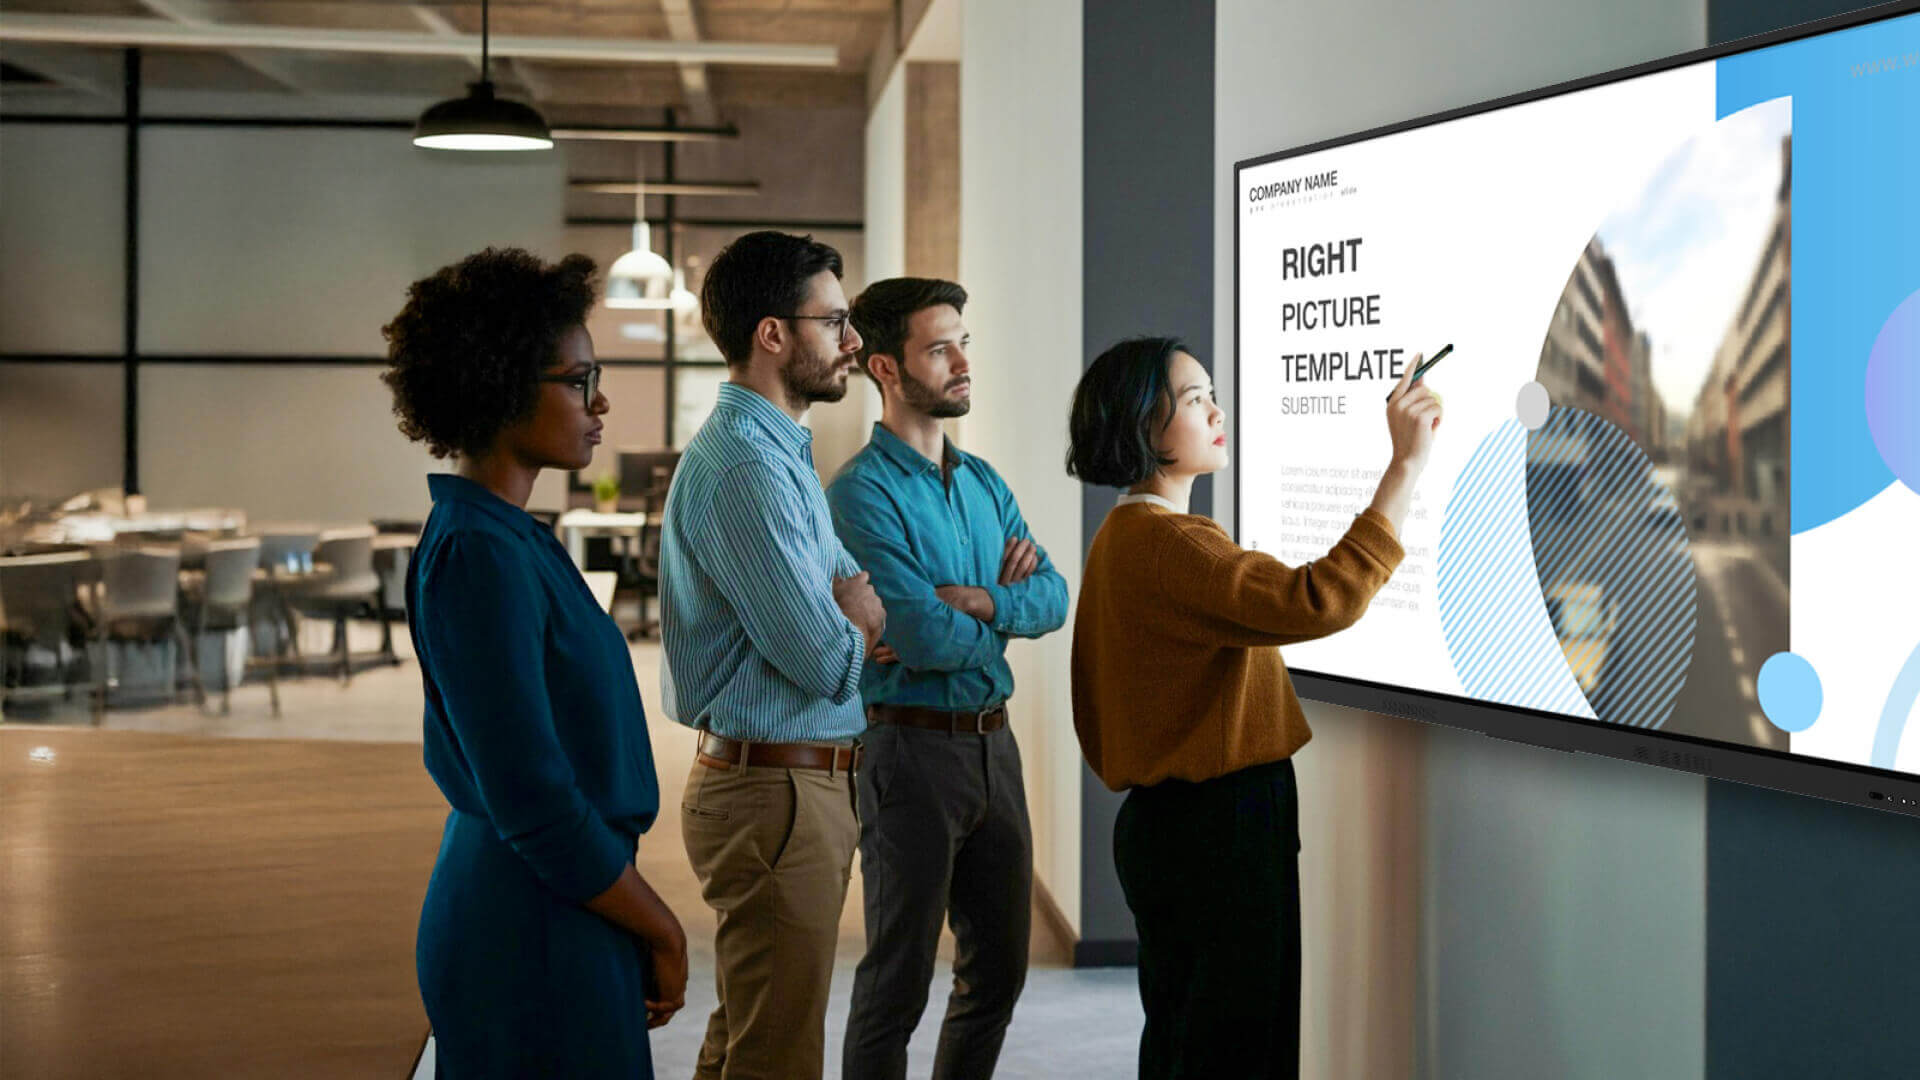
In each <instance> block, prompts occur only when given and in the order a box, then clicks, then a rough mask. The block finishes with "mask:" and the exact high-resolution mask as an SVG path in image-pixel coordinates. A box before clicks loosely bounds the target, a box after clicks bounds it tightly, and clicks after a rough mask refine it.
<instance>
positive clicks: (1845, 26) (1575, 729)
mask: <svg viewBox="0 0 1920 1080" xmlns="http://www.w3.org/2000/svg"><path fill="white" fill-rule="evenodd" d="M1916 12H1920V0H1896V2H1894V3H1888V4H1879V5H1876V6H1874V7H1870V8H1862V9H1860V10H1859V11H1854V12H1849V13H1846V14H1843V15H1835V16H1832V17H1829V18H1824V19H1817V20H1814V21H1812V22H1806V23H1800V24H1797V25H1795V26H1790V27H1787V28H1785V29H1781V30H1775V31H1771V32H1769V33H1765V34H1756V35H1754V36H1751V37H1744V38H1739V39H1736V40H1734V41H1729V42H1725V43H1723V44H1719V45H1712V46H1708V47H1707V48H1704V49H1696V50H1693V51H1691V52H1686V53H1680V54H1678V55H1675V56H1670V57H1666V58H1663V59H1659V60H1652V61H1648V62H1646V63H1641V64H1635V65H1633V66H1631V67H1625V68H1620V69H1618V70H1615V71H1609V72H1603V73H1601V74H1598V75H1589V76H1585V77H1583V78H1579V79H1572V80H1569V81H1567V82H1562V83H1555V84H1553V85H1551V86H1547V87H1544V88H1542V89H1538V90H1528V91H1525V92H1522V93H1518V94H1510V95H1508V96H1506V97H1501V98H1495V99H1493V100H1491V101H1484V102H1480V103H1478V104H1474V105H1465V106H1462V107H1460V108H1456V109H1448V110H1446V111H1444V112H1438V113H1433V114H1431V115H1428V116H1422V117H1417V118H1414V119H1411V120H1404V121H1400V122H1398V123H1393V124H1387V125H1384V126H1382V127H1376V128H1371V129H1369V130H1366V131H1361V132H1356V133H1354V134H1351V135H1342V136H1339V137H1337V138H1331V139H1323V140H1321V141H1319V142H1314V143H1308V144H1305V145H1302V146H1297V147H1293V148H1291V149H1287V150H1280V151H1276V152H1274V153H1270V154H1263V155H1261V156H1259V157H1254V158H1247V159H1245V160H1243V161H1237V162H1235V163H1234V166H1233V188H1232V190H1231V192H1229V195H1228V199H1229V203H1228V205H1229V208H1230V211H1231V213H1232V214H1233V374H1234V380H1233V385H1234V394H1233V423H1232V426H1231V428H1230V430H1229V433H1228V437H1229V438H1230V439H1231V440H1232V461H1233V462H1234V469H1233V533H1234V537H1235V539H1236V540H1239V539H1242V536H1241V530H1240V517H1241V513H1240V508H1241V506H1242V505H1243V504H1242V503H1241V498H1242V490H1241V473H1242V470H1241V469H1240V467H1239V461H1240V399H1241V394H1240V321H1241V299H1240V265H1241V262H1240V216H1241V215H1240V206H1239V192H1240V178H1241V173H1242V172H1243V171H1244V170H1246V169H1250V168H1255V167H1258V166H1262V165H1266V164H1268V163H1270V162H1274V161H1282V160H1285V159H1287V158H1292V157H1299V156H1301V155H1304V154H1311V153H1317V152H1319V151H1322V150H1332V149H1336V148H1338V147H1342V146H1349V145H1352V144H1354V143H1360V142H1366V141H1368V140H1371V139H1377V138H1381V137H1383V136H1387V135H1395V134H1398V133H1400V132H1403V131H1411V130H1414V129H1416V128H1423V127H1431V126H1433V125H1436V124H1444V123H1447V122H1448V121H1452V120H1458V119H1462V118H1465V117H1470V116H1477V115H1480V114H1482V113H1490V112H1494V111H1496V110H1499V109H1504V108H1508V107H1510V106H1514V105H1523V104H1527V103H1529V102H1534V101H1542V100H1545V99H1547V98H1553V97H1559V96H1561V95H1563V94H1570V93H1574V92H1576V91H1580V90H1586V89H1590V88H1593V87H1596V86H1605V85H1608V84H1610V83H1616V82H1624V81H1626V80H1629V79H1635V78H1639V77H1641V76H1643V75H1652V74H1657V73H1659V72H1663V71H1669V70H1672V69H1674V68H1680V67H1687V66H1689V65H1692V64H1699V63H1706V62H1710V61H1714V60H1720V59H1723V58H1725V57H1728V56H1735V55H1738V54H1740V53H1745V52H1751V51H1753V50H1755V49H1762V48H1767V47H1770V46H1774V45H1781V44H1786V43H1788V42H1793V41H1800V40H1803V39H1805V38H1811V37H1818V36H1820V35H1822V34H1828V33H1833V32H1835V31H1839V30H1850V29H1853V28H1855V27H1859V26H1865V25H1868V24H1870V23H1876V22H1881V21H1883V20H1886V19H1893V18H1899V17H1901V16H1904V15H1912V14H1915V13H1916ZM1290 673H1291V675H1292V678H1293V684H1294V687H1295V689H1296V691H1297V692H1298V693H1299V695H1300V696H1301V697H1303V698H1307V699H1309V700H1313V701H1323V702H1326V703H1328V704H1333V705H1344V706H1349V707H1352V708H1358V709H1365V710H1367V711H1369V712H1376V713H1382V714H1385V715H1388V716H1396V717H1401V718H1404V719H1409V720H1418V721H1421V722H1423V723H1429V724H1440V725H1444V726H1446V727H1452V728H1459V729H1462V730H1466V731H1473V732H1478V733H1480V734H1482V735H1488V736H1491V737H1493V738H1497V739H1505V740H1508V741H1512V742H1518V743H1524V744H1527V745H1529V746H1537V747H1541V748H1544V749H1549V750H1562V751H1572V752H1578V753H1584V754H1598V755H1602V756H1605V757H1612V758H1619V759H1621V760H1623V761H1635V762H1641V763H1643V764H1649V765H1656V766H1660V767H1662V768H1667V769H1674V770H1677V771H1680V772H1688V773H1694V774H1697V775H1701V776H1707V777H1711V778H1713V779H1718V780H1732V781H1736V782H1738V783H1743V784H1754V785H1758V786H1761V787H1768V788H1774V789H1777V790H1780V791H1787V792H1792V793H1794V794H1798V795H1809V796H1813V797H1815V798H1821V799H1828V800H1831V801H1834V802H1842V803H1848V804H1851V805H1856V806H1865V807H1869V808H1872V809H1875V810H1885V811H1889V812H1892V813H1902V814H1908V815H1911V816H1915V817H1920V776H1914V775H1912V774H1909V773H1903V772H1895V771H1893V770H1890V769H1880V768H1875V767H1873V766H1871V765H1857V764H1853V763H1851V762H1845V761H1835V760H1831V759H1827V758H1817V757H1811V756H1799V755H1794V754H1790V753H1787V752H1785V751H1780V750H1768V749H1763V748H1760V747H1750V746H1740V745H1738V744H1735V743H1726V742H1719V741H1716V740H1713V739H1704V738H1700V737H1698V736H1693V735H1682V734H1677V733H1667V732H1660V731H1648V730H1642V729H1638V728H1624V727H1619V726H1616V725H1613V724H1608V723H1606V722H1604V721H1600V720H1589V719H1586V718H1583V717H1576V716H1566V715H1563V714H1560V713H1552V712H1546V711H1544V710H1539V709H1527V708H1522V707H1519V706H1514V705H1504V704H1498V703H1494V702H1486V701H1480V700H1478V699H1476V698H1469V697H1463V696H1459V695H1453V694H1442V693H1436V692H1432V691H1427V690H1416V689H1411V688H1408V687H1403V686H1395V685H1392V684H1390V683H1381V682H1373V681H1369V680H1366V679H1357V678H1352V677H1349V676H1344V675H1333V674H1329V673H1325V672H1316V671H1306V670H1297V669H1290ZM1541 720H1551V721H1556V722H1555V723H1551V724H1541V723H1540V721H1541Z"/></svg>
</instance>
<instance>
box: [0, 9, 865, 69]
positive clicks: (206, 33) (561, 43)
mask: <svg viewBox="0 0 1920 1080" xmlns="http://www.w3.org/2000/svg"><path fill="white" fill-rule="evenodd" d="M0 41H44V42H61V43H65V44H70V45H113V46H128V45H152V46H159V47H162V48H176V49H178V48H204V49H303V50H309V51H313V52H357V53H379V54H383V55H389V56H453V57H462V58H464V57H467V56H470V55H476V54H478V53H479V51H480V38H479V36H478V35H466V34H463V35H460V36H458V37H447V36H445V35H440V34H408V33H401V32H398V31H391V30H318V29H311V28H304V27H285V26H240V25H233V24H225V25H220V26H183V25H180V24H179V23H172V22H167V21H166V20H164V19H136V18H120V17H115V16H92V15H37V14H0ZM488 48H489V50H490V51H491V52H492V53H493V54H494V55H496V56H520V57H526V58H528V59H534V60H571V61H576V62H591V63H601V64H679V63H698V64H738V65H755V66H762V67H812V68H831V67H834V66H836V65H837V64H838V63H839V50H838V49H836V48H835V47H834V46H832V45H782V44H758V43H755V42H747V41H690V42H675V41H623V40H618V39H605V38H564V37H521V36H494V37H492V38H490V39H489V44H488Z"/></svg>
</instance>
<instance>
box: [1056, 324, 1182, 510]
mask: <svg viewBox="0 0 1920 1080" xmlns="http://www.w3.org/2000/svg"><path fill="white" fill-rule="evenodd" d="M1177 352H1183V353H1187V354H1188V355H1192V353H1193V350H1192V349H1189V348H1187V343H1186V342H1184V341H1181V340H1180V339H1179V338H1170V337H1137V338H1128V339H1127V340H1125V341H1122V342H1120V343H1119V344H1117V345H1115V346H1114V347H1112V348H1110V349H1108V350H1107V351H1106V352H1103V353H1101V354H1100V356H1099V358H1098V359H1096V360H1094V362H1093V364H1092V365H1091V366H1089V367H1088V368H1087V370H1086V373H1085V374H1084V375H1081V376H1080V385H1079V386H1078V387H1076V388H1075V389H1074V391H1073V413H1072V415H1071V416H1070V417H1069V419H1068V422H1067V475H1068V476H1077V477H1079V478H1080V479H1081V480H1084V481H1086V482H1087V483H1089V484H1099V485H1101V486H1103V487H1117V488H1129V487H1132V486H1133V485H1135V484H1138V483H1140V482H1141V481H1143V480H1145V479H1147V478H1148V477H1150V476H1152V475H1153V474H1154V471H1155V470H1156V469H1159V468H1160V467H1162V466H1165V465H1171V464H1173V461H1172V459H1170V458H1163V457H1161V456H1160V455H1159V454H1158V453H1156V452H1155V451H1154V449H1153V443H1154V435H1155V434H1157V433H1158V431H1164V430H1165V429H1166V426H1167V423H1168V422H1169V421H1170V420H1172V418H1173V408H1172V405H1173V387H1172V386H1171V385H1170V383H1169V379H1168V374H1167V369H1168V368H1169V367H1171V366H1172V364H1173V354H1174V353H1177ZM1163 409H1164V416H1165V419H1159V416H1160V415H1161V414H1162V410H1163ZM1156 420H1158V422H1157V423H1156ZM1156 429H1157V430H1156Z"/></svg>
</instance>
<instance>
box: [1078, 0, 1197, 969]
mask: <svg viewBox="0 0 1920 1080" xmlns="http://www.w3.org/2000/svg"><path fill="white" fill-rule="evenodd" d="M1085 13H1086V14H1085V26H1086V31H1085V37H1084V39H1083V46H1084V48H1085V54H1084V57H1083V59H1084V76H1083V77H1084V83H1083V90H1084V95H1085V96H1084V98H1083V99H1082V100H1083V102H1084V105H1083V109H1084V115H1083V122H1084V124H1085V129H1084V130H1085V141H1084V143H1083V155H1084V156H1083V158H1082V164H1083V167H1084V170H1085V171H1084V174H1083V177H1084V178H1083V183H1084V185H1085V188H1084V200H1085V201H1084V203H1083V211H1082V212H1083V221H1084V226H1085V229H1084V234H1083V235H1084V236H1085V240H1084V245H1085V247H1084V252H1083V254H1084V257H1085V286H1084V288H1085V292H1084V294H1083V301H1082V302H1083V305H1084V306H1083V309H1082V310H1083V313H1084V315H1083V317H1084V320H1085V321H1084V324H1083V325H1084V328H1085V343H1086V356H1085V357H1083V358H1082V362H1083V363H1087V362H1091V361H1092V359H1093V358H1094V357H1095V356H1098V355H1099V354H1100V352H1101V350H1103V349H1105V348H1106V347H1107V346H1109V345H1111V344H1113V343H1114V342H1116V341H1118V340H1120V339H1121V338H1126V337H1133V336H1137V335H1141V334H1152V335H1173V336H1178V337H1181V338H1184V339H1185V340H1186V342H1187V343H1188V345H1190V346H1192V348H1193V350H1194V355H1195V356H1197V357H1198V358H1199V359H1200V362H1201V363H1202V364H1205V365H1206V366H1207V369H1208V370H1209V371H1211V370H1212V369H1213V354H1214V350H1213V202H1214V200H1213V23H1214V4H1213V0H1108V2H1097V0H1089V2H1088V3H1087V4H1086V7H1085ZM1082 491H1083V493H1084V494H1083V496H1082V501H1081V508H1082V513H1083V515H1084V517H1083V520H1084V521H1085V523H1086V530H1085V537H1086V540H1087V542H1088V543H1091V542H1092V540H1093V534H1094V533H1095V532H1097V531H1099V528H1100V521H1101V519H1102V518H1104V517H1105V516H1106V513H1107V511H1108V510H1109V509H1111V508H1112V506H1113V500H1114V497H1115V494H1116V493H1115V492H1114V491H1113V490H1111V489H1107V488H1091V487H1089V488H1083V489H1082ZM1193 511H1194V513H1197V514H1209V513H1212V512H1213V487H1212V484H1211V482H1210V481H1209V480H1205V479H1203V480H1202V481H1201V482H1200V483H1199V484H1196V485H1195V486H1194V492H1193ZM1080 807H1081V821H1080V936H1081V941H1080V945H1079V947H1078V948H1077V950H1076V954H1075V958H1074V959H1075V962H1076V963H1078V964H1081V965H1083V966H1084V965H1088V964H1115V963H1131V962H1132V961H1133V957H1134V951H1135V950H1134V932H1133V916H1132V915H1131V914H1130V913H1129V912H1128V911H1127V905H1126V900H1125V898H1124V897H1122V896H1121V893H1120V882H1119V879H1118V878H1117V877H1115V875H1114V870H1113V819H1114V815H1115V814H1116V813H1117V812H1118V811H1119V807H1120V797H1119V796H1117V795H1115V794H1113V793H1112V792H1110V791H1108V790H1107V789H1106V787H1105V786H1104V785H1102V784H1101V783H1100V781H1099V780H1098V779H1096V778H1095V777H1094V775H1093V773H1092V771H1091V770H1086V769H1084V768H1083V769H1082V780H1081V799H1080Z"/></svg>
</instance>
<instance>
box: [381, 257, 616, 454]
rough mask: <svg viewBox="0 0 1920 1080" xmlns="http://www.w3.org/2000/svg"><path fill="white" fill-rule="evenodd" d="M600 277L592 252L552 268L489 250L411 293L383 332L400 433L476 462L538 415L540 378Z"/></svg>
mask: <svg viewBox="0 0 1920 1080" xmlns="http://www.w3.org/2000/svg"><path fill="white" fill-rule="evenodd" d="M594 271H595V266H594V262H593V260H592V259H590V258H588V257H587V256H585V255H568V256H567V257H566V258H564V259H561V260H560V261H559V262H557V263H544V262H541V261H540V259H539V258H538V257H537V256H535V255H533V254H532V253H530V252H527V251H524V250H522V249H520V248H488V249H486V250H485V251H482V252H479V253H478V254H474V255H469V256H467V257H466V258H464V259H461V260H460V261H459V262H457V263H454V264H453V265H451V266H443V267H441V268H440V269H439V270H436V271H434V272H433V273H432V274H431V275H429V276H427V277H424V278H421V279H420V280H419V281H416V282H414V283H413V284H412V285H409V286H407V305H406V306H405V307H403V308H401V309H400V314H398V315H395V316H394V317H393V321H392V322H390V323H388V324H387V325H385V326H383V327H381V328H380V333H381V334H382V335H384V336H385V337H386V339H387V370H386V371H385V372H383V373H382V374H381V376H380V379H381V381H382V382H384V383H386V384H387V386H388V388H390V389H391V390H392V391H393V414H394V415H395V416H397V417H399V418H400V433H401V434H403V435H405V436H406V437H407V438H409V439H411V440H413V441H414V442H424V443H426V444H427V449H428V450H429V451H431V452H432V454H433V456H434V457H437V458H444V457H447V456H448V455H450V454H459V455H461V456H464V457H474V456H478V455H480V454H483V453H485V452H486V451H487V450H488V449H489V448H491V447H492V446H493V441H494V439H495V438H496V437H498V436H499V434H500V432H501V431H502V430H503V429H505V428H506V427H508V426H510V425H512V424H514V423H516V422H517V421H520V420H524V419H526V418H527V417H528V416H531V415H532V414H533V407H534V403H535V401H536V400H537V395H538V391H539V387H540V384H539V383H538V381H536V380H537V377H538V376H539V374H540V372H541V371H542V370H543V369H545V368H546V367H547V366H549V365H550V364H552V363H553V361H554V357H555V355H556V354H557V353H558V351H559V348H560V338H561V337H562V336H564V335H565V334H566V332H567V331H568V330H570V329H572V328H573V327H576V326H581V325H584V324H585V323H586V321H587V313H588V312H589V311H590V310H592V308H593V301H594V284H593V276H594Z"/></svg>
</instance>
